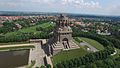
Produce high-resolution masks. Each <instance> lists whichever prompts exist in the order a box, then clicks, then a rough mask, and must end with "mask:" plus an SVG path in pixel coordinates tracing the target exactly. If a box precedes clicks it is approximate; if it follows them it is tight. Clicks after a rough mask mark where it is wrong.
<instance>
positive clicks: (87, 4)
mask: <svg viewBox="0 0 120 68" xmlns="http://www.w3.org/2000/svg"><path fill="white" fill-rule="evenodd" d="M62 2H63V4H64V5H72V6H76V7H77V8H87V9H88V8H92V9H96V8H101V5H100V4H99V2H95V1H92V0H91V1H85V0H62Z"/></svg>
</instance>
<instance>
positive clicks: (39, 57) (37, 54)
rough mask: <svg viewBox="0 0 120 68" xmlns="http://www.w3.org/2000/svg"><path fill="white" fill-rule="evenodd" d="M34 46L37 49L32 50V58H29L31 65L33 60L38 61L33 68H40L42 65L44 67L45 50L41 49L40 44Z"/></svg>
mask: <svg viewBox="0 0 120 68" xmlns="http://www.w3.org/2000/svg"><path fill="white" fill-rule="evenodd" d="M34 46H35V48H34V49H31V50H30V56H29V63H31V60H33V61H34V60H35V61H36V63H35V65H34V67H33V68H35V67H40V66H41V65H44V59H43V58H44V57H45V55H46V54H45V53H44V50H43V49H42V48H41V44H40V43H36V44H35V45H34Z"/></svg>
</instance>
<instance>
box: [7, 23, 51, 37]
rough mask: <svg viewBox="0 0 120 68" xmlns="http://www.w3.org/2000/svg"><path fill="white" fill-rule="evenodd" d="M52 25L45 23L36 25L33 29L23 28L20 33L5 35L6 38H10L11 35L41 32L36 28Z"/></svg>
mask: <svg viewBox="0 0 120 68" xmlns="http://www.w3.org/2000/svg"><path fill="white" fill-rule="evenodd" d="M50 25H53V24H52V23H43V24H39V25H35V26H31V27H28V28H23V29H20V30H18V31H15V32H10V33H7V34H5V35H6V36H9V35H15V34H18V33H21V32H23V33H31V32H33V33H36V32H40V31H36V27H44V28H45V27H48V26H50Z"/></svg>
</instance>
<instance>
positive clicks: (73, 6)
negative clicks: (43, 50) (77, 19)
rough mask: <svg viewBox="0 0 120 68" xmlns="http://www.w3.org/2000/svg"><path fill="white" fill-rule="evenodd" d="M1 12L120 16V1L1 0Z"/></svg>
mask: <svg viewBox="0 0 120 68" xmlns="http://www.w3.org/2000/svg"><path fill="white" fill-rule="evenodd" d="M0 11H31V12H62V13H80V14H97V15H117V16H120V0H0Z"/></svg>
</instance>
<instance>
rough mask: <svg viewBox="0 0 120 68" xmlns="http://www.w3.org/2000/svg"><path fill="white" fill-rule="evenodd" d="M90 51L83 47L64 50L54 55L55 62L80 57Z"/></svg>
mask: <svg viewBox="0 0 120 68" xmlns="http://www.w3.org/2000/svg"><path fill="white" fill-rule="evenodd" d="M87 53H88V52H87V51H85V50H84V49H82V48H79V49H74V50H69V51H62V52H60V53H58V54H56V55H54V56H53V57H52V61H53V64H56V63H59V62H61V61H65V60H70V59H73V58H78V57H82V56H84V55H86V54H87Z"/></svg>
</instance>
